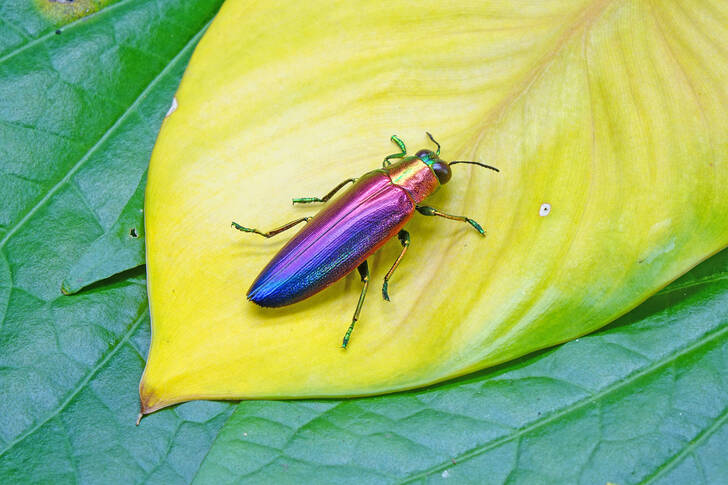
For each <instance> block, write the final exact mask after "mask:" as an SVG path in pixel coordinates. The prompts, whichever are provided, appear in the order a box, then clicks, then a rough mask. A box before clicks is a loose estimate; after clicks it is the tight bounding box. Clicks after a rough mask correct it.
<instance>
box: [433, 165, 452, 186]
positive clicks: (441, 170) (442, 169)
mask: <svg viewBox="0 0 728 485" xmlns="http://www.w3.org/2000/svg"><path fill="white" fill-rule="evenodd" d="M431 167H432V170H434V171H435V175H437V180H439V181H440V184H446V183H447V182H448V181H449V180H450V177H452V171H451V170H450V166H449V165H448V164H447V163H445V162H443V161H442V160H438V161H437V162H435V163H433V164H432V165H431Z"/></svg>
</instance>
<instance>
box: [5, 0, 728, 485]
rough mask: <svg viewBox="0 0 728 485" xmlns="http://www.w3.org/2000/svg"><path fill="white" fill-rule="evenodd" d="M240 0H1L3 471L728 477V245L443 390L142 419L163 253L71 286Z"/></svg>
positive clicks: (218, 406)
mask: <svg viewBox="0 0 728 485" xmlns="http://www.w3.org/2000/svg"><path fill="white" fill-rule="evenodd" d="M219 3H220V2H219V1H212V0H210V1H195V2H187V3H184V4H182V3H180V2H172V1H169V0H159V1H157V2H146V1H143V0H120V1H119V2H117V3H115V4H113V5H111V6H109V7H106V8H105V9H102V10H101V11H100V12H98V13H95V14H93V15H91V16H89V17H87V18H86V19H84V20H81V21H76V22H72V23H70V24H68V25H67V26H65V27H63V33H62V34H60V35H58V34H55V33H54V31H55V29H56V26H55V25H51V24H49V23H48V21H46V20H44V17H42V16H41V15H40V14H38V13H36V12H35V11H34V10H32V8H31V7H29V5H32V4H31V2H25V1H20V0H13V1H9V2H5V3H3V5H2V6H1V7H0V481H1V482H2V483H28V482H44V483H109V482H124V483H141V482H152V483H165V484H166V483H188V482H191V481H193V480H195V481H196V482H198V483H226V482H253V483H255V482H261V481H266V480H268V481H270V482H279V481H282V482H286V483H292V482H307V481H308V482H316V483H327V482H328V483H333V482H338V483H340V482H344V481H346V482H353V481H358V482H362V483H365V482H377V483H381V482H408V481H439V480H443V481H446V482H448V483H453V482H454V483H462V482H468V481H470V482H475V483H503V482H506V481H509V483H576V482H581V483H589V484H591V483H605V482H606V481H612V482H615V483H619V484H628V483H637V482H640V481H644V482H647V483H681V484H684V483H690V484H692V483H706V484H713V483H725V482H728V465H727V464H726V460H725V458H724V456H725V451H724V450H725V443H726V442H728V425H727V424H726V422H727V421H728V377H726V376H728V336H727V335H728V251H723V252H722V253H720V254H718V255H717V256H714V257H713V258H711V259H709V260H708V261H706V262H705V263H703V264H701V265H700V266H698V267H696V268H695V269H694V270H692V271H691V272H690V273H688V274H687V275H685V276H683V277H682V278H681V279H680V280H678V281H676V282H675V283H673V284H672V285H670V286H669V287H667V288H666V289H664V290H662V291H661V292H660V293H659V294H657V295H656V296H654V297H653V298H651V299H650V300H648V301H647V302H645V303H644V304H643V305H641V306H640V307H638V308H637V309H636V310H634V311H632V312H631V313H630V314H628V315H626V316H624V317H622V318H621V319H620V320H618V321H617V322H615V323H613V324H612V325H610V326H609V327H608V328H606V329H605V330H603V331H601V332H599V333H597V334H594V335H590V336H588V337H584V338H581V339H579V340H577V341H573V342H570V343H568V344H565V345H562V346H560V347H558V348H556V349H551V350H547V351H542V352H539V353H536V354H534V355H531V356H528V357H526V358H522V359H520V360H517V361H514V362H510V363H508V364H505V365H502V366H500V367H497V368H494V369H490V370H487V371H483V372H479V373H477V374H472V375H469V376H466V377H464V378H460V379H457V380H454V381H450V382H447V383H444V384H441V385H438V386H433V387H431V388H428V389H425V390H419V391H413V392H406V393H397V394H393V395H388V396H381V397H376V398H368V399H351V400H343V401H338V400H326V401H289V402H264V401H257V402H243V403H240V404H239V405H238V406H237V407H235V406H233V405H231V404H228V403H215V402H194V403H188V404H183V405H179V406H176V407H174V408H170V409H166V410H163V411H159V412H157V413H154V414H152V415H150V416H148V417H146V418H144V420H143V421H142V423H141V425H140V426H139V427H135V426H134V420H135V418H136V414H137V412H138V406H139V402H138V395H137V383H138V381H139V378H140V376H141V372H142V368H143V365H144V356H145V355H146V351H147V348H148V345H149V317H148V305H147V299H146V288H145V284H146V282H145V279H144V276H143V271H142V270H141V269H136V270H133V271H131V272H126V273H123V274H121V275H118V276H115V277H112V278H110V279H109V280H107V281H105V282H104V283H105V284H104V285H93V286H92V287H90V288H88V289H87V290H85V291H83V292H81V293H80V294H77V295H74V296H62V295H61V294H60V292H59V287H60V284H61V281H62V280H63V279H64V278H65V277H66V276H67V275H68V273H69V271H71V270H72V267H73V265H74V264H76V263H77V262H78V261H79V260H80V258H82V255H83V254H86V253H87V252H88V251H90V248H92V246H94V244H96V243H95V242H94V241H97V240H99V238H102V237H104V235H105V234H109V233H112V232H113V230H114V227H115V225H117V222H118V221H119V220H120V218H122V217H123V216H122V214H123V213H124V211H125V207H128V206H129V203H130V198H131V197H132V196H133V194H134V193H135V191H136V190H137V186H138V183H139V181H140V180H141V178H142V176H143V174H144V171H145V168H146V163H147V161H148V158H149V153H150V151H151V147H152V145H153V142H154V138H155V136H156V132H157V128H158V126H159V123H160V122H161V120H162V118H163V116H164V114H165V113H166V111H167V109H168V107H169V104H170V102H171V99H172V95H173V92H174V90H175V89H176V86H177V84H178V83H179V80H180V78H181V75H182V71H183V69H184V66H185V64H186V61H187V59H188V57H189V55H190V54H191V51H192V49H193V48H194V45H195V42H196V41H197V40H198V39H199V37H200V35H201V33H202V31H203V29H204V27H205V25H207V23H208V22H209V20H210V19H211V17H212V16H213V15H214V13H215V11H216V9H217V7H218V6H219ZM127 234H128V233H127ZM109 237H110V236H109ZM233 410H234V413H233V414H232V415H231V413H232V412H233ZM220 430H222V431H221V432H219V431H220ZM218 432H219V434H218ZM445 477H446V478H447V480H444V478H445Z"/></svg>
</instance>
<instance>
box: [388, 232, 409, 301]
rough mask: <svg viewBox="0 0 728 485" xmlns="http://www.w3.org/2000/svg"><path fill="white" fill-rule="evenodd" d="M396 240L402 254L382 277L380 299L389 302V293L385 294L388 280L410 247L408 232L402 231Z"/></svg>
mask: <svg viewBox="0 0 728 485" xmlns="http://www.w3.org/2000/svg"><path fill="white" fill-rule="evenodd" d="M397 239H399V242H400V244H402V252H401V253H399V257H398V258H397V260H396V261H395V262H394V264H393V265H392V268H390V270H389V271H388V272H387V275H386V276H385V277H384V284H383V285H382V297H383V298H384V299H385V300H387V301H389V293H387V287H388V285H389V278H391V277H392V273H394V270H395V269H397V266H399V263H400V261H402V257H404V253H406V252H407V248H408V247H409V245H410V235H409V232H407V231H405V230H404V229H402V230H401V231H399V233H397Z"/></svg>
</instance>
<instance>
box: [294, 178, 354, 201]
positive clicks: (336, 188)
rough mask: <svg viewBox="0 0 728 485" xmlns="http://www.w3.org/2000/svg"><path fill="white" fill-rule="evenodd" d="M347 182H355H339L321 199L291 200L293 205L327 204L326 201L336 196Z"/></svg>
mask: <svg viewBox="0 0 728 485" xmlns="http://www.w3.org/2000/svg"><path fill="white" fill-rule="evenodd" d="M349 182H356V179H346V180H344V181H343V182H341V183H340V184H339V185H337V186H336V187H334V188H333V189H331V191H330V192H329V193H328V194H326V195H324V196H323V197H321V198H318V197H299V198H298V199H293V203H294V204H310V203H311V202H328V200H329V199H330V198H331V197H333V196H334V194H336V192H338V191H339V190H341V188H342V187H343V186H344V185H346V184H348V183H349Z"/></svg>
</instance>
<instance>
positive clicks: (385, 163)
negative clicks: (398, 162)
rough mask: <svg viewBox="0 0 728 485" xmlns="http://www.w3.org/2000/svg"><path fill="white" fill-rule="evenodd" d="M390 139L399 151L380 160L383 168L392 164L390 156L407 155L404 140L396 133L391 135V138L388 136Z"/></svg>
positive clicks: (399, 156) (400, 156)
mask: <svg viewBox="0 0 728 485" xmlns="http://www.w3.org/2000/svg"><path fill="white" fill-rule="evenodd" d="M390 140H392V141H393V142H394V143H396V144H397V146H398V147H399V149H400V150H401V151H400V152H399V153H393V154H391V155H387V156H386V157H384V161H383V162H382V167H384V168H387V167H388V166H390V165H391V164H392V162H390V160H391V159H392V158H402V157H404V156H405V155H407V149H406V148H405V146H404V142H403V141H402V140H401V139H400V138H399V137H398V136H397V135H392V138H390Z"/></svg>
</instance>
